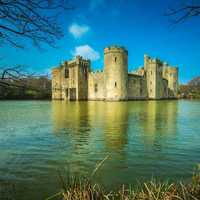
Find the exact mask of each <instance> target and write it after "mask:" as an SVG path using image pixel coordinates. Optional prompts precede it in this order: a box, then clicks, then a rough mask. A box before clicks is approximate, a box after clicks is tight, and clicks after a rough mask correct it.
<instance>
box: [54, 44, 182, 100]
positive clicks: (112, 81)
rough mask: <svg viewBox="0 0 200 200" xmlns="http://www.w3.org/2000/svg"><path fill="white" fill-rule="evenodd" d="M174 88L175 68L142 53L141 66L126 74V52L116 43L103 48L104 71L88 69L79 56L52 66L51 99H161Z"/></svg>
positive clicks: (86, 61)
mask: <svg viewBox="0 0 200 200" xmlns="http://www.w3.org/2000/svg"><path fill="white" fill-rule="evenodd" d="M177 91H178V68H175V67H170V66H168V65H167V64H166V63H163V62H161V61H160V60H159V59H152V58H150V57H149V56H147V55H144V67H141V68H139V69H137V70H135V71H134V72H131V73H129V74H128V51H127V50H126V49H125V48H123V47H119V46H110V47H106V48H105V49H104V71H101V72H91V66H90V61H89V60H85V59H83V58H82V57H81V56H76V58H75V59H73V60H70V61H66V62H64V63H62V64H61V65H60V66H59V67H57V68H54V69H52V99H66V100H87V99H89V100H114V101H119V100H128V99H147V98H149V99H163V98H176V97H177Z"/></svg>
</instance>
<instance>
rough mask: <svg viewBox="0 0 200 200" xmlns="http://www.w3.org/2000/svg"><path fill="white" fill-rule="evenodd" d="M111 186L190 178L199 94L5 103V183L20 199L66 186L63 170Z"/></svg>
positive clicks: (198, 130)
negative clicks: (193, 96)
mask: <svg viewBox="0 0 200 200" xmlns="http://www.w3.org/2000/svg"><path fill="white" fill-rule="evenodd" d="M107 155H110V158H109V159H108V160H107V161H106V162H105V163H104V165H103V166H102V168H101V169H100V170H99V171H98V173H97V174H96V176H95V180H94V181H96V182H99V183H101V184H103V185H106V186H107V187H110V188H116V187H118V186H119V185H120V184H122V183H127V184H130V183H134V184H136V183H137V182H138V181H142V180H146V179H150V178H151V177H152V176H154V177H157V178H159V179H161V180H162V179H166V178H167V179H170V180H178V179H183V180H187V179H188V178H189V177H190V176H191V173H192V170H193V168H194V167H195V165H196V164H198V163H200V101H141V102H140V101H136V102H71V103H70V102H59V101H57V102H48V101H47V102H45V101H44V102H43V101H1V102H0V182H5V181H6V182H11V183H15V185H16V190H17V197H18V199H20V200H25V199H26V200H27V199H29V200H35V199H37V200H40V199H44V198H46V197H48V196H49V195H51V194H54V193H55V192H57V191H59V189H60V187H61V183H60V181H59V178H58V171H61V172H62V173H63V174H65V172H66V171H70V173H71V174H74V173H75V174H79V175H87V174H91V172H92V170H93V169H94V168H95V165H96V163H97V162H99V161H101V160H103V159H104V158H105V156H107Z"/></svg>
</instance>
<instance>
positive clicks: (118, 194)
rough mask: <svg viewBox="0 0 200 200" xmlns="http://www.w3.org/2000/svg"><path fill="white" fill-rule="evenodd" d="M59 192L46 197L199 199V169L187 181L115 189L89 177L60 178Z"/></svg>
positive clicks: (81, 199)
mask: <svg viewBox="0 0 200 200" xmlns="http://www.w3.org/2000/svg"><path fill="white" fill-rule="evenodd" d="M62 183H63V189H62V191H61V192H59V193H57V194H55V195H53V196H51V197H49V198H47V200H50V199H60V200H115V199H116V200H200V169H196V170H195V172H194V174H193V176H192V178H191V180H190V181H189V182H187V183H182V182H178V183H170V182H163V183H161V182H157V181H155V180H154V181H149V182H146V183H142V184H141V185H139V186H138V187H132V186H131V185H130V186H124V185H122V186H121V189H119V190H117V191H107V190H106V189H105V188H102V187H100V186H99V185H97V184H92V183H91V181H90V179H89V178H82V179H81V178H69V179H68V180H67V182H66V183H65V182H64V180H62Z"/></svg>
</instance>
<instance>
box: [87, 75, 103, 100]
mask: <svg viewBox="0 0 200 200" xmlns="http://www.w3.org/2000/svg"><path fill="white" fill-rule="evenodd" d="M88 99H89V100H104V99H105V88H104V73H103V72H90V73H89V76H88Z"/></svg>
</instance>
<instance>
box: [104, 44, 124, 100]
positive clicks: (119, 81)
mask: <svg viewBox="0 0 200 200" xmlns="http://www.w3.org/2000/svg"><path fill="white" fill-rule="evenodd" d="M104 82H105V99H106V100H127V98H128V95H127V89H128V88H127V86H128V51H127V50H126V49H125V48H124V47H119V46H110V47H106V48H105V49H104Z"/></svg>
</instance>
